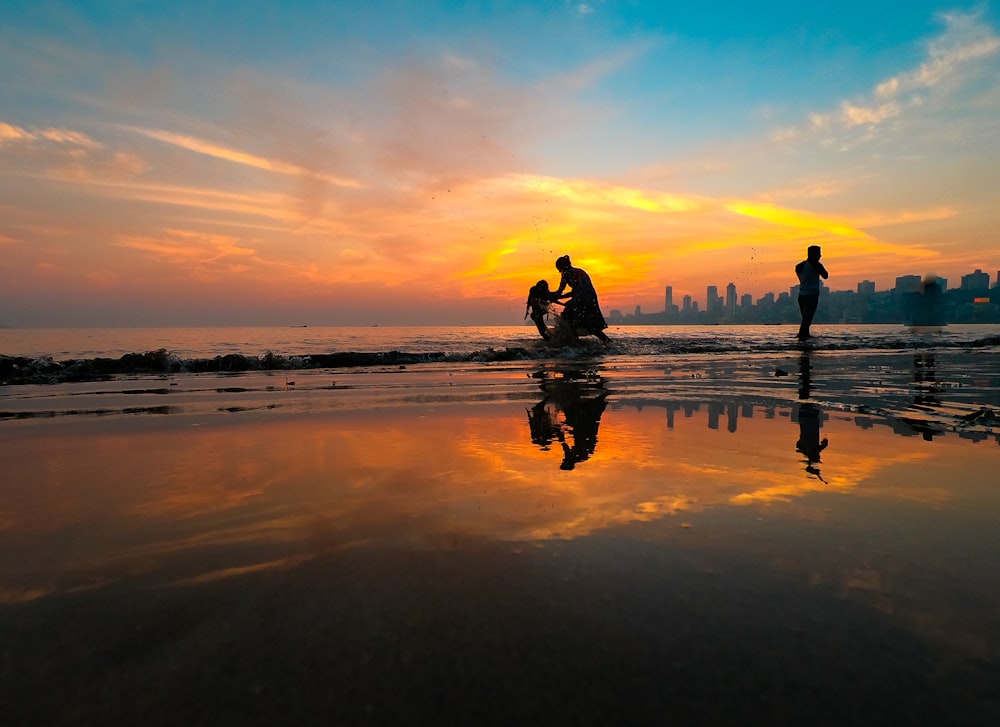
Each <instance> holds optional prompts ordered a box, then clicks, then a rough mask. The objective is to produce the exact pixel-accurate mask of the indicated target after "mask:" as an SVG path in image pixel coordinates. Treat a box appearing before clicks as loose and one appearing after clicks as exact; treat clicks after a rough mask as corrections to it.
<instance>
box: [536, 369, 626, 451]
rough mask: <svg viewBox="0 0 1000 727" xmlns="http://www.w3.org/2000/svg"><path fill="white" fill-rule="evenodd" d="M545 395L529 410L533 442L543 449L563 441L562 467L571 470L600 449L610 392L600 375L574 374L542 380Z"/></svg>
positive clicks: (561, 444) (561, 443)
mask: <svg viewBox="0 0 1000 727" xmlns="http://www.w3.org/2000/svg"><path fill="white" fill-rule="evenodd" d="M541 386H542V391H544V392H545V396H544V397H543V398H542V400H541V401H539V402H538V403H537V404H535V405H534V406H533V407H532V408H531V409H528V428H529V429H530V430H531V441H532V443H533V444H537V445H538V446H540V447H541V448H542V449H543V450H548V449H549V448H550V447H551V445H552V443H553V442H555V441H558V442H559V445H560V446H561V447H562V451H563V461H562V464H561V465H560V468H561V469H564V470H571V469H573V468H574V467H575V466H576V465H577V463H579V462H583V461H584V460H586V459H588V458H589V457H590V456H591V455H592V454H593V453H594V450H595V449H596V448H597V431H598V428H599V427H600V424H601V416H602V415H603V414H604V409H605V407H606V406H607V401H606V397H607V395H608V392H607V391H606V390H605V389H604V381H603V380H601V379H600V378H598V379H596V380H594V379H593V378H589V377H588V378H585V379H575V378H573V375H572V374H570V373H564V374H563V375H562V376H559V377H558V378H548V377H546V378H545V379H544V380H543V381H542V385H541Z"/></svg>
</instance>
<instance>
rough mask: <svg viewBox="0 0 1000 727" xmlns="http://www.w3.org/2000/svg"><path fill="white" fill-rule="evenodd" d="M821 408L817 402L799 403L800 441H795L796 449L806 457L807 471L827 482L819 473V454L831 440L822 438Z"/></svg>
mask: <svg viewBox="0 0 1000 727" xmlns="http://www.w3.org/2000/svg"><path fill="white" fill-rule="evenodd" d="M820 415H821V412H820V408H819V407H818V406H816V405H815V404H800V405H799V441H798V442H796V443H795V451H797V452H799V453H801V454H804V455H805V457H806V472H808V473H809V474H811V475H815V476H816V477H817V478H818V479H819V480H820V482H826V480H824V479H823V476H822V475H821V474H820V473H819V467H817V466H816V465H818V464H819V463H820V460H819V454H820V452H822V451H823V450H824V449H826V447H827V445H828V444H829V441H828V440H827V439H826V437H823V439H820V436H819V430H820Z"/></svg>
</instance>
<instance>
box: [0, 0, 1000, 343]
mask: <svg viewBox="0 0 1000 727" xmlns="http://www.w3.org/2000/svg"><path fill="white" fill-rule="evenodd" d="M998 1H1000V0H995V1H994V2H992V3H990V2H976V3H967V2H965V3H963V2H959V3H957V4H948V3H942V2H924V1H923V0H882V2H878V3H873V2H871V1H870V0H865V2H857V1H855V0H839V1H838V2H822V1H821V2H818V3H801V2H798V1H795V2H791V1H786V0H772V1H771V2H769V3H747V2H732V1H728V0H715V1H714V2H713V1H712V0H708V2H706V1H705V0H701V1H700V2H684V1H680V2H671V3H663V2H659V1H655V2H641V1H640V0H622V1H620V2H619V1H616V0H591V1H590V2H586V3H579V2H563V1H562V0H549V1H548V2H518V3H515V2H503V1H501V0H494V1H493V2H435V1H433V0H429V1H423V2H420V3H415V2H402V1H400V2H388V1H384V0H369V1H368V2H365V3H354V2H330V1H329V0H327V1H324V2H312V1H311V0H300V1H299V2H296V3H281V2H277V1H273V2H261V1H258V0H239V1H238V2H229V1H227V0H219V1H217V2H212V3H206V2H203V1H202V0H196V1H188V0H175V1H174V2H170V3H163V2H159V0H148V1H146V0H103V1H102V2H84V1H80V0H77V1H75V2H66V3H63V2H46V1H45V0H29V1H28V2H21V0H7V1H6V2H5V3H4V21H3V23H2V24H0V324H5V325H10V326H17V327H31V326H198V325H206V326H223V325H264V326H271V325H371V324H374V323H378V324H380V325H478V324H498V325H505V324H511V325H513V324H518V323H520V322H521V321H522V316H523V313H524V299H525V296H526V294H527V290H528V288H529V287H530V286H531V285H532V284H534V283H535V282H536V281H537V280H539V279H542V278H545V279H547V280H548V281H549V283H550V284H551V285H552V286H553V287H555V285H556V284H557V283H558V273H557V272H556V270H555V267H554V262H555V259H556V257H558V256H560V255H563V254H568V255H570V256H571V258H572V260H573V262H574V264H575V265H577V266H579V267H582V268H584V269H585V270H587V271H588V273H589V274H590V276H591V278H592V279H593V281H594V283H595V286H596V287H597V290H598V293H599V295H600V299H601V304H602V307H603V308H604V310H605V313H607V312H609V311H610V310H611V309H620V310H622V311H624V312H632V311H633V310H634V309H635V307H636V306H641V308H642V310H643V311H644V312H656V311H661V310H663V306H664V288H665V286H668V285H669V286H672V287H673V295H674V300H675V301H679V300H680V298H681V296H683V295H686V294H689V295H691V296H692V297H693V298H694V300H696V301H699V302H700V303H701V304H702V305H704V300H705V290H706V286H708V285H717V286H718V287H719V288H720V289H724V288H725V286H726V285H727V284H728V283H730V282H732V283H735V284H736V287H737V291H738V293H739V294H740V295H742V294H745V293H750V294H751V295H753V296H754V298H755V299H756V298H759V297H760V296H762V295H764V294H765V293H767V292H769V291H774V292H777V293H780V292H782V291H786V290H788V289H789V288H790V287H791V286H792V285H794V284H795V283H796V282H797V281H796V279H795V276H794V272H793V267H794V264H795V263H796V262H798V261H799V260H801V259H802V258H804V257H805V249H806V247H807V246H808V245H812V244H818V245H822V246H823V260H824V263H825V264H826V266H827V268H828V269H829V270H830V279H829V281H827V282H828V284H829V286H830V288H832V289H833V290H854V289H856V286H857V283H858V282H859V281H861V280H873V281H875V283H876V286H877V289H880V290H885V289H888V288H891V287H893V285H894V282H895V279H896V277H898V276H901V275H910V274H918V275H926V274H929V273H933V274H936V275H938V276H943V277H946V278H948V281H949V287H955V286H957V285H958V284H959V282H960V277H961V276H962V275H964V274H967V273H970V272H972V271H973V270H975V269H982V270H983V271H985V272H988V273H989V274H990V276H991V282H996V277H997V273H998V270H1000V245H998V232H997V231H998V230H1000V83H998V81H1000V73H998V71H1000V12H998V8H997V4H998Z"/></svg>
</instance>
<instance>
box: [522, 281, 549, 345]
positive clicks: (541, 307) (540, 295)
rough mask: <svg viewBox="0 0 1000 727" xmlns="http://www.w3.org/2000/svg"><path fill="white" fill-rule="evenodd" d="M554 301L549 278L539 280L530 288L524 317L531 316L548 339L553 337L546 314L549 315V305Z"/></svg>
mask: <svg viewBox="0 0 1000 727" xmlns="http://www.w3.org/2000/svg"><path fill="white" fill-rule="evenodd" d="M552 303H553V300H552V292H551V291H550V290H549V282H548V281H547V280H539V281H538V282H537V283H535V284H534V285H532V286H531V288H529V289H528V300H527V301H525V304H524V317H525V318H527V317H528V316H531V320H533V321H534V322H535V327H536V328H537V329H538V332H539V333H540V334H542V338H544V339H545V340H546V341H548V340H549V339H550V338H552V334H550V333H549V329H548V326H546V325H545V316H546V315H548V313H549V306H550V305H552Z"/></svg>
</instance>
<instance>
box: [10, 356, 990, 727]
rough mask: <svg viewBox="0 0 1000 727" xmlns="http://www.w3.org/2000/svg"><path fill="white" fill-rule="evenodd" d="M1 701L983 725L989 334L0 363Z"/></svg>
mask: <svg viewBox="0 0 1000 727" xmlns="http://www.w3.org/2000/svg"><path fill="white" fill-rule="evenodd" d="M3 393H4V398H3V400H2V403H0V410H2V411H0V416H2V418H0V431H2V435H3V442H4V455H3V464H2V468H3V477H2V479H3V482H4V486H3V488H2V490H0V545H2V547H0V642H2V643H3V645H4V646H3V649H2V651H0V653H2V660H0V677H2V678H0V703H2V704H3V705H4V707H3V709H4V714H5V718H4V722H5V723H6V724H17V725H21V724H24V725H27V724H75V725H80V724H108V723H112V722H124V723H139V722H142V723H144V724H178V723H190V724H220V723H241V724H293V723H295V724H314V723H315V724H318V723H323V724H400V723H414V722H430V723H435V724H456V723H458V724H466V723H481V724H515V723H526V722H532V723H554V724H608V723H612V722H613V723H616V724H663V723H679V724H691V723H698V724H737V723H739V724H747V723H751V724H793V723H794V724H800V723H804V722H806V721H808V722H810V723H817V724H839V725H842V724H873V723H881V722H885V721H888V720H893V721H894V722H901V723H906V724H991V723H995V722H996V721H997V720H998V719H1000V696H998V694H997V691H996V685H997V684H998V683H1000V617H998V616H997V614H1000V575H998V571H997V570H996V567H995V565H996V562H997V560H998V558H1000V540H998V539H997V537H996V523H997V521H998V519H1000V488H998V487H997V485H996V472H997V468H998V465H1000V419H998V415H1000V366H998V365H997V363H996V358H995V355H994V354H993V353H992V351H976V350H970V349H963V350H953V351H935V352H926V351H916V352H915V351H884V352H877V353H869V354H864V355H861V354H857V353H852V352H845V351H839V352H838V351H818V350H808V349H806V350H789V351H785V352H774V353H766V354H752V355H751V354H748V355H745V356H735V355H728V356H721V357H719V356H711V355H704V356H700V355H695V354H690V355H687V356H683V357H675V358H673V359H671V360H669V361H668V362H664V361H663V360H660V359H656V360H655V361H654V360H649V359H646V360H636V361H629V360H627V359H619V360H616V361H615V362H614V363H613V364H607V363H602V362H601V361H600V360H587V361H558V360H553V361H525V362H517V361H512V362H498V363H495V364H491V365H486V366H484V365H475V366H473V365H465V366H461V365H454V364H428V365H424V366H419V367H401V366H396V367H382V368H378V367H369V368H367V369H364V370H345V371H331V370H323V369H318V370H309V371H297V372H292V373H291V374H290V373H289V372H247V373H244V374H240V375H226V376H223V375H219V374H204V375H184V376H158V377H140V376H136V377H127V378H116V379H112V380H109V381H92V382H78V383H63V384H58V385H50V386H23V387H7V388H5V389H3Z"/></svg>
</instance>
